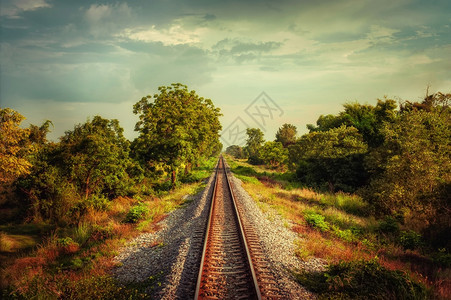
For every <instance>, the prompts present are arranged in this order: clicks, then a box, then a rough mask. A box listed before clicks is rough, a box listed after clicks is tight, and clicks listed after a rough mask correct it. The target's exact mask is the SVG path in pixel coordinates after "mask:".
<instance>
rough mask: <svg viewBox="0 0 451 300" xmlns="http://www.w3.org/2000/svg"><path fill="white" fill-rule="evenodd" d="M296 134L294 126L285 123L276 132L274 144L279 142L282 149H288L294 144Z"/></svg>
mask: <svg viewBox="0 0 451 300" xmlns="http://www.w3.org/2000/svg"><path fill="white" fill-rule="evenodd" d="M296 134H297V129H296V126H294V125H293V124H287V123H285V124H283V125H282V127H280V128H279V130H277V133H276V142H280V143H282V145H283V147H284V148H288V146H290V145H293V144H294V143H295V142H296Z"/></svg>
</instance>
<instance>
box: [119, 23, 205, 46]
mask: <svg viewBox="0 0 451 300" xmlns="http://www.w3.org/2000/svg"><path fill="white" fill-rule="evenodd" d="M205 30H206V29H204V28H197V29H194V30H185V29H184V28H183V27H182V26H181V25H179V24H175V25H172V26H171V27H169V28H168V29H157V28H156V26H155V25H152V26H151V27H150V28H147V29H146V28H133V29H132V28H128V29H125V30H123V31H122V32H121V33H120V34H118V37H123V38H128V39H131V40H136V41H142V42H146V43H150V42H161V43H162V44H163V45H165V46H169V45H182V44H196V43H199V42H200V41H201V38H200V36H201V34H202V33H203V32H204V31H205Z"/></svg>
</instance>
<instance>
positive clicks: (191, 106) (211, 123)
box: [132, 83, 222, 186]
mask: <svg viewBox="0 0 451 300" xmlns="http://www.w3.org/2000/svg"><path fill="white" fill-rule="evenodd" d="M158 90H159V94H155V95H154V96H153V101H152V96H147V97H143V98H142V99H141V100H140V101H139V102H137V103H136V104H135V105H134V106H133V112H134V113H135V114H138V115H139V121H138V122H137V123H136V126H135V130H136V131H138V132H139V136H138V138H136V139H135V141H134V142H133V145H132V148H133V152H134V155H135V156H136V157H137V158H138V159H139V160H140V161H141V163H142V164H143V165H145V166H146V168H148V167H150V166H152V165H154V164H160V165H162V166H164V168H165V170H166V171H167V172H170V173H171V181H172V184H173V186H175V183H176V179H177V177H176V176H177V172H178V170H179V168H180V167H185V170H187V171H189V167H190V165H192V164H193V163H197V162H198V161H199V160H200V159H203V158H207V157H210V156H211V155H214V154H217V153H219V151H220V150H221V148H222V145H221V143H220V142H219V131H220V130H221V124H220V122H219V116H221V113H220V110H219V108H216V107H215V106H214V105H213V102H212V101H211V100H210V99H204V98H202V97H199V96H198V95H197V94H196V92H195V91H188V88H187V86H185V85H182V84H180V83H176V84H172V85H171V86H167V87H164V86H162V87H159V88H158Z"/></svg>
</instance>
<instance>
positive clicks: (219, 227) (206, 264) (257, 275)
mask: <svg viewBox="0 0 451 300" xmlns="http://www.w3.org/2000/svg"><path fill="white" fill-rule="evenodd" d="M227 173H228V172H227V166H226V164H225V162H224V159H223V158H222V157H220V159H219V162H218V165H217V169H216V174H215V181H214V189H213V195H212V200H211V203H210V213H209V217H208V223H207V229H206V233H205V238H204V245H203V252H202V259H201V263H200V267H199V274H198V278H197V284H196V290H195V299H278V298H283V297H282V295H280V292H279V290H278V288H277V283H276V280H275V279H274V276H273V274H272V272H271V270H270V268H269V265H268V262H267V261H266V258H265V257H264V255H263V251H262V249H261V246H260V243H259V240H258V237H257V235H256V234H255V231H254V229H253V227H252V224H249V222H247V220H246V219H245V218H244V213H243V212H242V210H241V209H240V207H239V205H237V202H236V200H235V197H234V193H233V189H232V186H231V182H230V180H229V177H228V174H227Z"/></svg>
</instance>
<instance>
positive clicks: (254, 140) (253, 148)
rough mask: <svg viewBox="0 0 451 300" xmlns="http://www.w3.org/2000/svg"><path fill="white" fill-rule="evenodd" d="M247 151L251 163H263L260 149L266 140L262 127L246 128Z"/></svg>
mask: <svg viewBox="0 0 451 300" xmlns="http://www.w3.org/2000/svg"><path fill="white" fill-rule="evenodd" d="M246 134H247V140H246V148H245V150H246V152H247V154H248V157H249V159H248V160H249V162H250V163H251V164H255V165H258V164H261V163H262V162H263V161H262V159H261V156H260V150H261V148H262V146H263V143H264V142H265V140H264V138H263V131H261V129H260V128H247V129H246Z"/></svg>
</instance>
